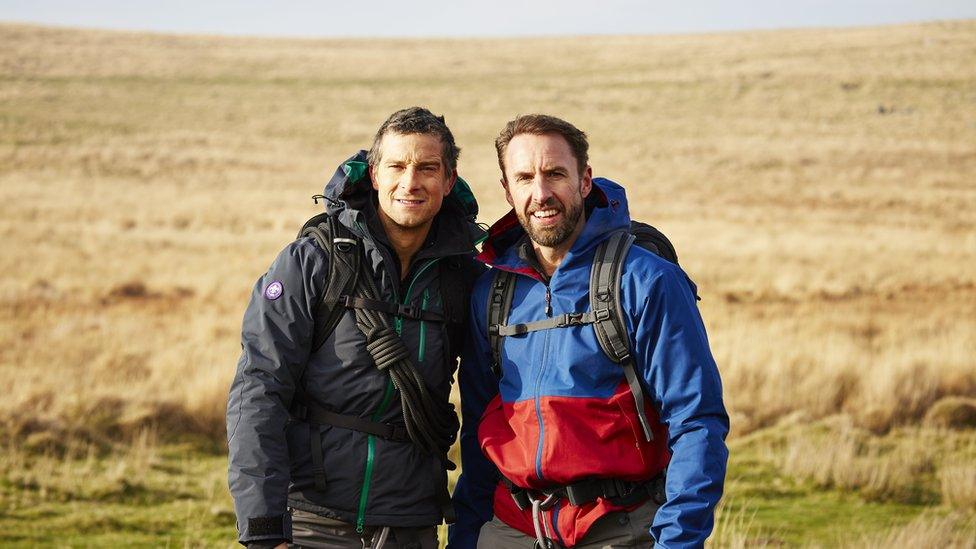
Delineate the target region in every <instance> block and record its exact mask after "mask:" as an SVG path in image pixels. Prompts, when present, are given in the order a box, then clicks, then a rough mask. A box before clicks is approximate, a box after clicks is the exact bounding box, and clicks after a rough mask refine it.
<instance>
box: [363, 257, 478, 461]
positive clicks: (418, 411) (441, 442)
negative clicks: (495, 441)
mask: <svg viewBox="0 0 976 549" xmlns="http://www.w3.org/2000/svg"><path fill="white" fill-rule="evenodd" d="M356 295H358V296H360V297H364V298H367V299H380V296H379V292H378V291H377V289H376V282H375V281H374V280H373V277H371V276H359V277H357V282H356ZM355 311H356V324H357V325H358V326H359V329H360V331H362V333H363V334H364V335H365V336H366V350H367V352H369V354H370V356H371V357H372V358H373V361H374V362H375V363H376V367H377V368H379V369H380V370H385V371H387V372H389V374H390V379H391V380H392V381H393V385H394V386H395V387H396V388H397V390H398V391H399V392H400V402H401V408H402V409H403V422H404V426H405V427H406V430H407V435H408V436H409V437H410V440H411V441H412V442H413V443H414V444H415V445H417V446H418V447H419V448H420V449H421V450H423V451H424V452H426V453H428V454H431V455H436V456H439V457H440V458H441V459H442V461H444V463H445V466H446V467H447V468H448V469H454V467H455V466H454V464H453V463H451V462H450V461H449V460H448V459H447V451H448V450H449V449H450V447H451V444H453V443H454V439H455V437H456V435H457V430H458V427H459V424H458V419H457V414H455V412H454V405H453V404H451V403H450V402H448V401H439V400H438V399H435V398H433V397H432V396H431V394H430V391H428V390H427V384H426V383H425V382H424V378H423V376H422V375H421V374H420V371H419V370H418V369H417V366H416V364H414V363H413V360H411V358H410V351H409V350H408V349H407V347H406V345H404V343H403V340H402V339H400V336H399V335H398V334H397V333H396V330H394V328H393V327H392V326H391V325H390V319H389V317H388V316H387V315H386V314H385V313H383V312H380V311H375V310H372V309H366V308H358V307H357V308H356V309H355Z"/></svg>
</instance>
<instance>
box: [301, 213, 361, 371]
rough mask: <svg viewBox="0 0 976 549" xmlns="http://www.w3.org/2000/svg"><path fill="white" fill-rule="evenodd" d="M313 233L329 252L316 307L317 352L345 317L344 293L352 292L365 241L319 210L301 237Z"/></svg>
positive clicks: (313, 347)
mask: <svg viewBox="0 0 976 549" xmlns="http://www.w3.org/2000/svg"><path fill="white" fill-rule="evenodd" d="M305 236H311V237H312V238H314V239H315V242H316V243H317V244H318V245H319V247H320V248H322V250H324V251H325V253H326V255H328V256H329V279H328V280H327V281H326V284H325V291H324V292H323V293H322V299H321V300H320V301H319V304H318V306H317V307H316V309H315V328H314V331H313V332H312V347H311V350H312V352H313V353H314V352H315V351H317V350H318V349H319V347H321V346H322V344H323V343H325V340H326V339H328V338H329V336H330V335H331V334H332V332H333V330H335V327H336V326H337V325H338V324H339V320H341V319H342V315H343V313H344V312H345V307H344V305H343V304H342V303H341V298H342V297H343V296H347V295H352V293H353V291H354V290H355V287H356V276H357V275H358V274H359V264H360V258H361V257H362V243H361V242H360V239H359V238H358V237H356V235H354V234H353V233H352V231H350V230H349V229H347V228H346V227H345V226H344V225H343V224H342V223H339V222H338V220H336V219H335V217H333V216H330V215H328V214H318V215H317V216H315V217H313V218H312V219H310V220H309V221H308V222H306V223H305V226H304V227H303V228H302V231H301V233H299V237H305Z"/></svg>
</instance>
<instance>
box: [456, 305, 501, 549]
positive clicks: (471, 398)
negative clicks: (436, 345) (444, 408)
mask: <svg viewBox="0 0 976 549" xmlns="http://www.w3.org/2000/svg"><path fill="white" fill-rule="evenodd" d="M481 294H482V292H479V291H477V290H475V291H474V292H473V297H472V299H471V314H470V315H469V323H468V324H469V330H468V337H467V339H466V344H465V346H464V351H463V352H462V353H461V365H460V367H459V369H458V385H459V388H460V391H461V418H462V424H461V471H462V473H461V477H460V478H459V479H458V483H457V486H456V487H455V488H454V509H455V511H456V512H457V521H456V522H455V523H454V524H452V525H451V527H450V529H449V531H448V538H447V539H448V542H447V543H448V547H449V548H450V549H468V548H471V549H473V548H474V547H475V546H477V544H478V533H479V531H480V530H481V526H482V525H483V524H484V523H486V522H488V521H489V520H491V518H492V516H493V510H492V509H493V504H492V499H493V496H494V492H495V486H497V484H498V480H499V473H498V469H497V468H495V465H494V464H493V463H492V462H491V461H489V460H488V458H486V457H485V455H484V453H482V451H481V445H480V444H479V442H478V424H479V422H480V420H481V415H482V414H483V413H484V411H485V408H486V407H487V406H488V403H489V402H490V401H491V400H492V399H493V398H494V397H495V395H497V394H498V379H497V378H496V377H495V375H494V374H493V373H492V372H491V368H490V366H489V365H490V356H491V353H490V351H489V347H488V339H487V336H486V334H487V330H486V327H485V322H486V318H485V309H484V306H483V304H481V303H479V302H480V301H483V300H482V299H481V297H483V296H482V295H481ZM479 296H480V297H479Z"/></svg>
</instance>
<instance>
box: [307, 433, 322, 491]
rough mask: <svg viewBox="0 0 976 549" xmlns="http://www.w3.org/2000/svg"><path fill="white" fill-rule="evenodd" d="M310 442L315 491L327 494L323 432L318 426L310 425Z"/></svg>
mask: <svg viewBox="0 0 976 549" xmlns="http://www.w3.org/2000/svg"><path fill="white" fill-rule="evenodd" d="M308 442H309V444H310V445H311V446H312V478H314V479H315V489H316V490H318V491H319V492H325V487H326V481H325V458H324V456H323V455H322V430H321V429H320V428H319V425H318V424H313V423H309V424H308Z"/></svg>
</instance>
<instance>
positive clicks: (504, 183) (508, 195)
mask: <svg viewBox="0 0 976 549" xmlns="http://www.w3.org/2000/svg"><path fill="white" fill-rule="evenodd" d="M498 182H499V183H501V184H502V188H503V189H505V200H507V201H508V205H509V206H511V207H513V208H514V207H515V201H514V200H512V193H510V192H508V181H506V180H505V176H502V178H501V179H499V180H498Z"/></svg>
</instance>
